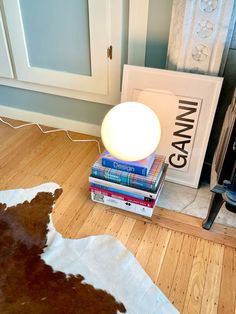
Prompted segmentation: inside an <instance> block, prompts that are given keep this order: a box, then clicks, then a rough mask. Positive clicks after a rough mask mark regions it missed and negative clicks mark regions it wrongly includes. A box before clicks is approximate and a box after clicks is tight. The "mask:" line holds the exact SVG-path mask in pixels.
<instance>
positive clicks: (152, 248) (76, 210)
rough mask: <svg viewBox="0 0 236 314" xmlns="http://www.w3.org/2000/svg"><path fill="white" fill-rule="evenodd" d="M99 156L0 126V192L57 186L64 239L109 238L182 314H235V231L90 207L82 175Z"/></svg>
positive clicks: (173, 216) (166, 214)
mask: <svg viewBox="0 0 236 314" xmlns="http://www.w3.org/2000/svg"><path fill="white" fill-rule="evenodd" d="M14 123H15V124H17V122H14ZM72 136H73V137H74V138H76V139H78V138H81V139H83V138H88V136H84V135H81V134H75V133H72ZM90 138H92V137H90ZM98 156H99V153H98V149H97V146H96V144H95V143H72V142H71V141H69V140H68V138H67V137H66V135H65V134H64V133H53V134H48V135H43V134H42V133H41V132H40V131H39V130H38V129H37V128H36V127H35V126H31V127H26V128H23V129H19V130H13V129H10V128H9V127H7V126H5V125H3V124H1V123H0V189H1V190H3V189H16V188H29V187H33V186H35V185H38V184H42V183H44V182H51V181H54V182H56V183H58V184H60V185H61V186H62V188H63V194H62V196H61V197H60V199H59V200H58V202H57V204H56V206H55V208H54V212H53V220H54V224H55V226H56V228H57V229H58V231H59V232H61V233H62V235H63V236H65V237H70V238H80V237H85V236H89V235H96V234H111V235H113V236H114V237H116V238H117V239H119V240H120V241H122V242H123V243H124V244H125V245H126V246H127V248H128V249H129V250H130V251H131V252H132V253H133V254H134V255H135V256H136V258H137V259H138V261H139V262H140V264H141V265H142V266H143V268H144V269H145V270H146V272H147V273H148V274H149V275H150V277H151V278H152V280H153V281H154V282H155V283H156V284H157V285H158V287H159V288H160V289H161V290H162V291H163V292H164V293H165V295H166V296H167V297H168V298H169V299H170V301H171V302H172V303H173V304H174V305H175V306H176V308H177V309H178V310H179V311H180V312H181V313H206V314H209V313H226V314H230V313H234V314H236V310H235V305H236V230H235V229H233V228H227V227H224V226H220V225H216V224H215V225H214V227H213V228H212V230H211V231H210V232H209V231H206V230H203V229H201V221H200V220H199V219H198V218H191V217H190V216H185V215H181V214H177V213H174V212H170V211H167V210H163V209H159V208H157V209H156V212H155V215H154V217H153V218H152V219H144V218H143V217H141V216H137V215H134V214H128V213H125V212H123V211H119V210H115V209H112V208H110V207H107V206H103V205H100V204H96V203H93V202H92V201H91V200H90V198H89V192H88V189H89V183H88V176H89V174H90V168H91V165H92V164H93V163H94V161H95V160H96V159H97V158H98Z"/></svg>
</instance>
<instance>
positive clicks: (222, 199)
mask: <svg viewBox="0 0 236 314" xmlns="http://www.w3.org/2000/svg"><path fill="white" fill-rule="evenodd" d="M235 120H236V88H235V91H234V96H233V100H232V103H231V105H230V106H229V107H228V109H227V112H226V115H225V119H224V123H223V127H222V130H221V135H220V139H219V143H218V146H217V149H216V152H215V154H214V158H213V163H212V170H211V192H212V197H211V202H210V206H209V209H208V215H207V217H206V219H205V220H204V221H203V224H202V226H203V228H204V229H207V230H209V229H210V228H211V226H212V224H213V222H214V220H215V218H216V216H217V214H218V213H219V210H220V208H221V207H222V205H223V203H225V206H226V208H227V209H228V210H230V211H232V212H235V213H236V125H235Z"/></svg>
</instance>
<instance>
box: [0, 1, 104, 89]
mask: <svg viewBox="0 0 236 314" xmlns="http://www.w3.org/2000/svg"><path fill="white" fill-rule="evenodd" d="M3 3H4V10H5V15H6V21H7V27H8V31H9V37H10V42H11V47H12V53H13V57H14V63H15V68H16V75H17V79H18V80H20V81H24V82H31V83H37V84H41V85H47V86H54V87H60V88H64V89H71V90H75V91H82V92H86V93H96V94H100V95H106V94H107V91H108V58H107V48H108V46H109V27H108V25H109V11H108V8H109V3H108V0H99V1H98V0H79V1H78V0H70V1H66V0H50V1H48V0H41V1H32V0H4V1H3Z"/></svg>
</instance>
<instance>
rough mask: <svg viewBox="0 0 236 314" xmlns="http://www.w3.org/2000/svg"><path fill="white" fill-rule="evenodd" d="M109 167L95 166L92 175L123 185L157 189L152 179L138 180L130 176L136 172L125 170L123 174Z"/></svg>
mask: <svg viewBox="0 0 236 314" xmlns="http://www.w3.org/2000/svg"><path fill="white" fill-rule="evenodd" d="M107 169H108V168H104V169H101V168H97V167H95V166H93V167H92V170H91V175H92V176H93V177H96V178H100V179H102V180H107V181H111V182H114V183H118V184H122V185H128V186H131V187H134V188H137V189H142V190H145V191H150V192H154V191H155V189H156V186H155V185H154V184H153V182H152V181H147V180H141V179H138V180H137V179H135V178H132V177H130V176H131V175H134V174H131V173H128V172H124V171H123V172H122V175H121V174H118V173H116V171H117V170H115V169H109V170H107ZM113 170H114V172H113ZM160 174H161V173H159V175H160ZM143 178H147V177H145V176H143ZM157 181H158V179H157Z"/></svg>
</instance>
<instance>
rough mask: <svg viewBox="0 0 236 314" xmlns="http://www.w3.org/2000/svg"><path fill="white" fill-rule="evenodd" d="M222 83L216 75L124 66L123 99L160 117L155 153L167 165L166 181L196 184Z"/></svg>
mask: <svg viewBox="0 0 236 314" xmlns="http://www.w3.org/2000/svg"><path fill="white" fill-rule="evenodd" d="M222 82H223V78H220V77H215V76H207V75H200V74H193V73H186V72H177V71H169V70H160V69H153V68H145V67H138V66H130V65H125V66H124V73H123V82H122V96H121V99H122V102H125V101H138V102H141V103H143V104H145V105H147V106H149V107H150V108H152V109H153V110H154V112H155V113H156V114H157V116H158V118H159V120H160V123H161V129H162V134H161V140H160V143H159V145H158V147H157V152H158V153H159V154H161V155H166V162H167V163H168V164H169V167H168V171H167V176H166V180H168V181H171V182H174V183H179V184H183V185H186V186H190V187H194V188H197V187H198V183H199V178H200V174H201V170H202V166H203V161H204V157H205V153H206V149H207V144H208V140H209V136H210V132H211V128H212V123H213V119H214V115H215V111H216V107H217V103H218V99H219V94H220V90H221V86H222ZM131 119H132V117H131ZM140 145H142V143H140Z"/></svg>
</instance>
